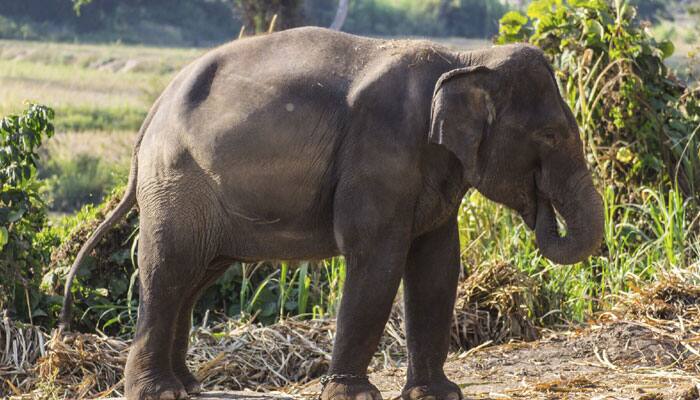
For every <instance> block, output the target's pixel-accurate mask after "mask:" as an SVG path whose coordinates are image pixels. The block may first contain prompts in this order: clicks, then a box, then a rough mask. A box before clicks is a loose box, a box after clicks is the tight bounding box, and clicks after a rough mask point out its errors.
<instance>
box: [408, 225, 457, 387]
mask: <svg viewBox="0 0 700 400" xmlns="http://www.w3.org/2000/svg"><path fill="white" fill-rule="evenodd" d="M456 220H457V218H456V217H455V218H451V221H450V222H449V223H448V224H446V225H444V226H442V227H440V228H438V229H437V230H435V231H432V232H429V233H427V234H425V235H423V236H421V237H419V238H417V239H416V240H415V241H414V242H413V244H412V245H411V250H410V252H409V256H408V262H407V266H406V273H405V276H404V301H405V309H406V333H407V344H408V353H409V358H408V374H407V375H408V376H407V382H406V386H405V387H404V390H403V393H402V397H403V398H404V399H406V400H418V399H435V400H441V399H446V400H457V399H460V398H462V393H461V391H460V389H459V387H458V386H457V385H456V384H454V383H453V382H450V381H449V380H448V379H447V377H446V376H445V373H444V372H443V364H444V363H445V359H446V358H447V352H448V350H449V345H450V324H451V321H452V311H453V307H454V301H455V294H456V289H457V281H458V279H459V269H460V262H459V234H458V231H457V222H456Z"/></svg>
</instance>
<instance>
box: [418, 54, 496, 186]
mask: <svg viewBox="0 0 700 400" xmlns="http://www.w3.org/2000/svg"><path fill="white" fill-rule="evenodd" d="M491 75H493V71H492V70H491V69H489V68H487V67H483V66H476V67H465V68H459V69H455V70H452V71H449V72H447V73H445V74H443V75H442V76H441V77H440V79H438V81H437V83H436V84H435V90H434V92H433V102H432V109H431V112H430V136H429V141H430V143H435V144H439V145H441V146H444V147H445V148H446V149H447V150H449V151H450V152H452V153H453V154H454V155H455V156H457V158H458V159H459V161H460V162H461V163H462V167H463V170H464V174H465V176H464V177H465V178H466V180H467V181H468V182H469V183H470V184H471V185H472V186H475V185H476V184H477V183H478V182H479V180H480V175H481V174H480V173H479V171H478V163H479V160H478V150H479V146H480V144H481V142H482V140H483V139H484V137H485V136H486V135H487V134H488V133H487V132H488V130H489V127H490V126H491V124H492V123H493V121H494V120H495V118H496V109H495V106H494V104H493V100H492V95H491V93H490V92H491V90H492V89H491V86H492V85H491V84H489V83H490V82H491V81H492V80H493V79H491V78H492V77H491Z"/></svg>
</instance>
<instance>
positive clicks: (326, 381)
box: [319, 374, 367, 388]
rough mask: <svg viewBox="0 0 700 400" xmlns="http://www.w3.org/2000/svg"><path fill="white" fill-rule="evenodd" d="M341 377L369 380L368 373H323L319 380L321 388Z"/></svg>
mask: <svg viewBox="0 0 700 400" xmlns="http://www.w3.org/2000/svg"><path fill="white" fill-rule="evenodd" d="M339 379H362V380H367V375H355V374H330V375H323V376H322V377H321V379H319V382H321V388H324V387H325V386H326V385H327V384H329V383H331V382H333V381H337V380H339Z"/></svg>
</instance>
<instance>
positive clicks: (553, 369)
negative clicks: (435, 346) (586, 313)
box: [283, 321, 700, 400]
mask: <svg viewBox="0 0 700 400" xmlns="http://www.w3.org/2000/svg"><path fill="white" fill-rule="evenodd" d="M693 341H700V338H696V339H695V340H693ZM683 343H685V341H684V342H681V341H678V340H674V339H673V338H672V337H670V336H669V335H668V334H667V333H665V332H663V331H660V330H659V329H657V328H656V327H653V326H651V325H647V324H645V323H641V322H629V321H618V322H612V323H606V324H602V325H593V326H590V327H587V328H585V329H582V330H577V331H568V332H548V333H547V334H546V335H545V337H544V338H542V339H540V340H538V341H534V342H529V343H523V342H519V343H509V344H503V345H497V346H492V347H486V348H475V349H472V350H470V351H467V352H463V353H453V354H451V355H450V357H449V358H448V361H447V364H446V368H445V371H446V373H447V375H448V377H449V378H450V379H452V380H453V381H455V382H457V383H458V384H459V385H460V387H461V388H462V390H463V393H464V395H465V399H494V400H496V399H543V400H544V399H546V400H553V399H581V400H583V399H586V400H593V399H598V400H603V399H611V400H612V399H616V400H617V399H619V400H622V399H625V400H627V399H630V400H631V399H634V400H661V399H666V400H696V399H700V396H699V395H698V389H700V354H698V353H697V351H696V350H695V349H693V348H692V347H690V346H688V347H686V346H685V345H684V344H683ZM691 349H692V350H691ZM370 379H371V380H372V382H373V383H374V384H375V385H377V386H378V387H379V388H380V390H381V391H382V394H383V396H384V398H385V399H393V398H397V397H398V396H399V394H400V391H401V388H402V386H403V383H404V379H405V368H387V369H384V370H381V371H379V372H376V373H373V374H371V376H370ZM283 390H284V389H283ZM319 390H320V385H319V384H318V383H317V381H314V382H311V383H310V384H309V385H306V386H301V387H290V388H287V389H286V391H288V392H289V393H290V394H295V395H297V396H300V397H303V398H311V397H314V396H316V395H317V393H318V392H319Z"/></svg>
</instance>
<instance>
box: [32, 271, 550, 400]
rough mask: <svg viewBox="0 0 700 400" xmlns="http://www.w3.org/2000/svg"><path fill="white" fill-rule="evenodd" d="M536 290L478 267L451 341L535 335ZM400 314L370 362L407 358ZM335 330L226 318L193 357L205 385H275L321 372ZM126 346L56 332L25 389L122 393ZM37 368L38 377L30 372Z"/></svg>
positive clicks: (516, 276) (514, 274)
mask: <svg viewBox="0 0 700 400" xmlns="http://www.w3.org/2000/svg"><path fill="white" fill-rule="evenodd" d="M532 293H536V287H535V286H534V284H533V282H531V281H530V280H528V278H527V277H526V276H525V275H523V274H522V273H520V272H518V271H516V270H515V268H513V267H512V266H510V265H508V264H497V265H495V266H493V267H492V268H484V269H481V270H479V271H477V272H476V273H474V274H473V275H472V276H470V277H469V278H467V279H466V280H464V281H463V282H462V283H461V284H460V286H459V292H458V302H457V308H456V311H455V321H454V328H453V332H452V338H453V345H454V346H455V347H456V346H461V347H462V348H473V347H476V346H479V345H480V344H483V343H484V342H487V343H496V342H503V341H507V340H509V339H511V338H516V339H531V338H534V337H535V336H536V329H535V328H534V324H533V323H532V322H531V320H530V319H529V318H528V309H529V307H530V306H531V305H530V302H532V301H533V298H532V297H531V296H533V295H532ZM403 315H404V311H403V307H402V302H401V301H398V302H397V305H396V307H394V310H393V312H392V314H391V317H390V321H389V323H388V324H387V327H386V330H385V334H384V336H383V338H382V341H381V344H380V348H379V350H378V353H377V356H376V357H375V358H374V360H373V363H372V366H371V369H372V370H374V371H378V370H382V369H385V368H387V367H395V366H397V365H399V364H400V363H401V362H403V361H405V343H406V339H405V335H404V330H403ZM37 332H38V331H37ZM334 334H335V321H334V320H331V319H328V320H314V321H302V320H298V319H287V320H284V321H281V322H279V323H277V324H274V325H270V326H261V325H257V324H250V323H241V322H239V321H234V320H229V321H224V322H220V323H217V324H215V325H212V326H205V327H198V328H196V329H195V330H194V332H193V334H192V338H191V344H190V350H189V356H188V362H189V364H190V367H191V369H192V370H193V371H195V374H196V375H197V377H198V378H199V379H201V380H202V382H203V384H204V386H205V387H207V388H208V389H212V390H242V389H253V390H274V389H279V388H282V387H289V385H300V384H304V383H307V382H310V381H312V380H314V379H316V378H317V377H319V376H320V375H321V374H323V373H324V372H325V371H326V370H327V368H328V364H329V361H330V353H331V347H332V341H333V336H334ZM42 337H45V336H42ZM42 346H43V345H42ZM128 346H129V342H128V341H124V340H120V339H117V338H110V337H104V336H99V335H94V334H80V333H65V334H63V335H58V334H57V333H54V334H53V336H52V337H51V340H50V341H49V342H48V343H47V345H46V346H45V347H46V350H45V351H43V352H42V353H41V354H42V355H43V357H41V358H40V359H38V361H37V362H36V365H35V366H34V367H33V368H32V364H33V363H34V361H35V360H36V359H37V358H38V357H34V358H28V360H30V361H28V362H27V363H25V364H24V370H25V371H29V374H28V375H25V378H24V379H25V381H21V382H26V383H25V384H23V385H22V386H21V389H20V391H21V392H24V393H26V392H29V391H32V390H33V393H32V396H34V397H51V396H53V397H69V398H84V397H99V396H107V395H111V396H114V395H121V394H122V392H123V383H122V376H123V368H124V363H125V361H126V355H127V351H128ZM32 373H35V374H36V379H29V378H27V376H30V375H31V374H32ZM18 376H19V375H18ZM18 382H20V381H18ZM18 387H19V386H18Z"/></svg>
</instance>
